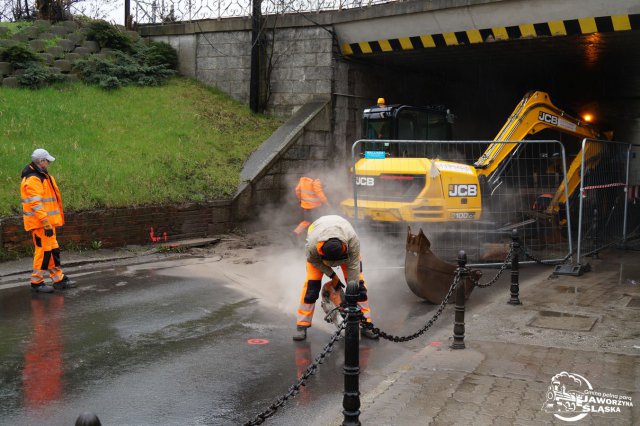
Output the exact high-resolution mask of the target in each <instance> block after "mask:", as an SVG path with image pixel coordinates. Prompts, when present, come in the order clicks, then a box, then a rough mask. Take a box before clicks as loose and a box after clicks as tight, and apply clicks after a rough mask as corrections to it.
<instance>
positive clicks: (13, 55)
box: [0, 44, 40, 67]
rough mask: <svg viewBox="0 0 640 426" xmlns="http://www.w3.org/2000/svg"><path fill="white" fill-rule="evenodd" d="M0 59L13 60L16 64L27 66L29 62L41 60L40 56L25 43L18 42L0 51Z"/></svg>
mask: <svg viewBox="0 0 640 426" xmlns="http://www.w3.org/2000/svg"><path fill="white" fill-rule="evenodd" d="M0 59H1V60H2V61H3V62H11V64H12V65H13V66H14V67H15V66H25V65H27V64H28V63H29V62H39V61H40V57H39V56H38V55H37V54H36V53H35V52H34V51H33V50H31V49H30V48H28V47H27V46H25V45H24V44H16V45H15V46H11V47H7V48H6V49H4V50H2V52H0Z"/></svg>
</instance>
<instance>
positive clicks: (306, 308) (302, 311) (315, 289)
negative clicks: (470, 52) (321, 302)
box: [296, 262, 371, 327]
mask: <svg viewBox="0 0 640 426" xmlns="http://www.w3.org/2000/svg"><path fill="white" fill-rule="evenodd" d="M340 268H341V269H342V273H343V274H344V276H345V277H346V279H347V281H348V280H349V277H347V268H346V265H340ZM322 276H323V273H322V271H321V270H319V269H318V268H316V267H315V266H313V265H312V264H311V263H309V262H307V278H306V280H305V282H304V286H303V287H302V294H301V295H300V306H299V307H298V320H297V322H296V325H299V326H304V327H311V322H312V319H313V313H314V312H315V309H316V301H317V300H318V297H320V288H321V283H322ZM359 283H360V285H359V293H358V306H359V307H360V309H361V310H362V314H363V315H364V317H365V319H366V321H367V322H371V309H370V307H369V298H368V297H367V286H366V284H365V282H364V276H363V274H362V262H360V276H359ZM327 284H329V283H327ZM327 284H325V285H327Z"/></svg>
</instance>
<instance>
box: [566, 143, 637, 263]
mask: <svg viewBox="0 0 640 426" xmlns="http://www.w3.org/2000/svg"><path fill="white" fill-rule="evenodd" d="M632 147H633V146H632V144H629V143H624V142H616V141H603V140H595V139H584V140H583V141H582V150H581V161H580V188H579V192H578V195H579V197H578V199H577V201H578V221H577V225H576V231H575V233H576V237H575V239H576V254H575V256H574V259H573V263H572V265H568V266H567V267H559V268H558V269H557V270H556V273H561V274H569V275H580V274H582V273H583V272H585V271H586V270H588V263H587V262H585V260H584V257H587V256H597V255H598V252H600V251H601V250H603V249H605V248H607V247H610V246H612V245H624V244H625V241H626V240H627V239H628V237H629V235H630V232H629V226H630V225H631V226H633V227H635V228H637V223H636V222H637V219H635V217H636V216H637V213H638V212H639V211H638V208H637V207H638V206H635V205H631V204H630V199H631V198H630V196H629V195H630V194H629V191H630V189H629V188H630V185H629V183H630V179H631V176H630V170H631V169H630V168H631V160H632V156H631V154H632ZM634 201H635V200H634ZM632 232H633V233H635V232H637V231H636V230H633V229H632Z"/></svg>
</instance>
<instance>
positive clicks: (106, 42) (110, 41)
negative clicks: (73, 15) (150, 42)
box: [87, 21, 131, 52]
mask: <svg viewBox="0 0 640 426" xmlns="http://www.w3.org/2000/svg"><path fill="white" fill-rule="evenodd" d="M87 40H93V41H97V42H98V44H99V45H100V47H107V48H110V49H114V50H121V51H124V52H129V51H130V50H131V39H130V38H129V37H128V36H127V35H126V34H125V33H123V32H122V31H120V30H119V29H118V28H117V27H115V26H114V25H111V24H109V23H108V22H106V21H93V22H91V23H90V24H89V30H88V32H87Z"/></svg>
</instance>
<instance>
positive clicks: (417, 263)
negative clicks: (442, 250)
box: [404, 227, 482, 304]
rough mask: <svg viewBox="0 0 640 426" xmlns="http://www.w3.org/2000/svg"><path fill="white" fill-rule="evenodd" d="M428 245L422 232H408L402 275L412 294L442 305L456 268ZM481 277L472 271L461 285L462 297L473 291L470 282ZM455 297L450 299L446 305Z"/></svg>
mask: <svg viewBox="0 0 640 426" xmlns="http://www.w3.org/2000/svg"><path fill="white" fill-rule="evenodd" d="M430 247H431V242H430V241H429V239H428V238H427V236H426V235H424V232H422V229H420V231H419V232H418V234H417V235H413V234H412V233H411V228H410V227H409V229H408V233H407V252H406V255H405V261H404V276H405V279H406V280H407V284H408V285H409V288H410V289H411V291H412V292H413V293H414V294H415V295H416V296H418V297H421V298H423V299H425V300H427V301H429V302H431V303H436V304H438V303H441V302H442V300H443V299H444V297H445V296H446V295H447V292H448V291H449V288H450V287H451V284H452V283H453V280H454V278H455V272H456V268H457V266H456V265H452V264H450V263H447V262H445V261H443V260H441V259H440V258H438V256H436V255H435V254H434V253H433V252H432V251H431V248H430ZM481 276H482V272H481V271H479V270H475V269H474V270H471V271H470V274H469V276H468V277H467V279H466V282H465V283H464V289H465V297H466V298H467V299H468V298H469V295H470V294H471V290H473V287H474V284H473V282H474V281H475V282H477V281H478V280H479V279H480V277H481ZM454 300H455V298H453V297H451V298H449V303H452V302H454Z"/></svg>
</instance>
